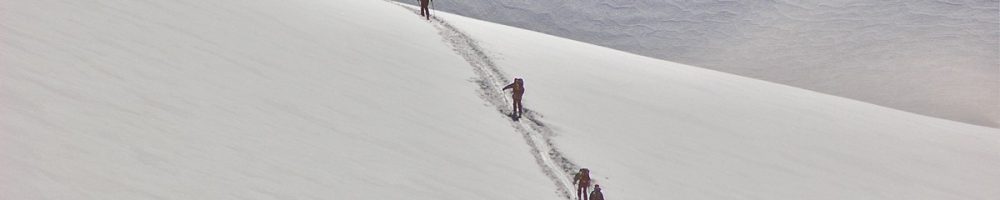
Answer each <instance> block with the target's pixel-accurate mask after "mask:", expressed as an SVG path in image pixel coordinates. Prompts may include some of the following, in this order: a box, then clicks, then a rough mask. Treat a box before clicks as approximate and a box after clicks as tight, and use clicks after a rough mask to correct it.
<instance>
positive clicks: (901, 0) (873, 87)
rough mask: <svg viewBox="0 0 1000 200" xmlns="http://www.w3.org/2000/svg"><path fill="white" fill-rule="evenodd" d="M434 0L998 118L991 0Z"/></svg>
mask: <svg viewBox="0 0 1000 200" xmlns="http://www.w3.org/2000/svg"><path fill="white" fill-rule="evenodd" d="M403 2H408V3H412V2H413V1H403ZM434 4H435V5H434V6H435V8H437V9H441V10H444V11H448V12H452V13H456V14H460V15H464V16H469V17H473V18H478V19H483V20H487V21H492V22H497V23H501V24H507V25H511V26H516V27H522V28H525V29H529V30H535V31H539V32H543V33H548V34H552V35H557V36H561V37H566V38H570V39H575V40H580V41H584V42H588V43H593V44H597V45H602V46H606V47H611V48H614V49H619V50H624V51H628V52H633V53H637V54H641V55H646V56H651V57H655V58H660V59H665V60H670V61H675V62H680V63H685V64H690V65H695V66H699V67H706V68H710V69H714V70H719V71H723V72H728V73H734V74H738V75H743V76H749V77H754V78H759V79H763V80H767V81H772V82H777V83H782V84H788V85H791V86H795V87H800V88H805V89H809V90H814V91H819V92H823V93H828V94H833V95H837V96H842V97H848V98H853V99H857V100H861V101H866V102H870V103H874V104H878V105H883V106H887V107H892V108H896V109H901V110H905V111H909V112H915V113H919V114H924V115H929V116H935V117H940V118H945V119H951V120H956V121H962V122H966V123H973V124H978V125H984V126H991V127H998V126H1000V14H998V13H1000V1H998V0H885V1H872V0H837V1H829V0H808V1H788V0H777V1H731V0H706V1H686V0H685V1H681V0H638V1H619V0H554V1H536V0H494V1H449V0H438V1H435V2H434Z"/></svg>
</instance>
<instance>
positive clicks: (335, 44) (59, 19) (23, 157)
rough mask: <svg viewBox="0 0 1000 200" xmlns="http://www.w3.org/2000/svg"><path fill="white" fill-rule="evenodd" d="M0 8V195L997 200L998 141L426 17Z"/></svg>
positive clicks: (29, 0) (252, 7)
mask: <svg viewBox="0 0 1000 200" xmlns="http://www.w3.org/2000/svg"><path fill="white" fill-rule="evenodd" d="M2 4H3V6H2V7H0V13H3V14H0V177H4V178H3V179H0V198H2V199H567V198H568V197H567V196H569V195H570V194H569V192H570V191H569V190H570V189H571V188H569V187H571V186H569V184H568V182H569V181H570V180H569V178H570V177H569V176H570V174H569V173H568V172H571V171H575V170H576V169H578V168H579V167H587V168H590V169H591V170H592V171H593V174H592V177H593V178H595V181H596V182H597V183H598V184H601V185H602V187H604V188H605V196H606V197H607V199H997V198H1000V191H998V190H996V188H1000V130H998V129H994V128H986V127H981V126H974V125H968V124H964V123H958V122H953V121H948V120H942V119H937V118H931V117H926V116H922V115H916V114H911V113H907V112H903V111H899V110H895V109H890V108H885V107H880V106H876V105H872V104H868V103H864V102H859V101H854V100H850V99H845V98H841V97H835V96H830V95H825V94H821V93H817V92H812V91H808V90H803V89H798V88H793V87H788V86H783V85H778V84H774V83H770V82H765V81H760V80H755V79H749V78H745V77H740V76H735V75H731V74H726V73H721V72H717V71H712V70H706V69H702V68H698V67H692V66H687V65H682V64H677V63H672V62H668V61H662V60H657V59H652V58H648V57H643V56H638V55H633V54H629V53H625V52H621V51H616V50H611V49H608V48H604V47H598V46H594V45H590V44H586V43H581V42H576V41H571V40H567V39H563V38H558V37H554V36H550V35H544V34H540V33H536V32H531V31H526V30H522V29H517V28H512V27H508V26H503V25H497V24H493V23H488V22H483V21H478V20H474V19H470V18H465V17H461V16H457V15H451V14H447V13H443V12H437V14H439V18H438V19H435V20H433V21H431V22H428V21H425V20H421V19H420V18H419V17H418V16H417V15H416V12H415V11H413V10H412V9H413V8H412V7H406V6H400V5H397V4H395V3H391V2H385V1H369V0H348V1H312V0H288V1H266V0H263V1H238V0H215V1H195V0H178V1H169V2H166V1H125V0H101V1H71V0H13V1H8V2H4V3H2ZM515 76H516V77H523V78H524V79H525V83H526V85H525V87H526V94H525V102H524V103H525V106H526V108H527V109H528V110H529V112H528V113H526V114H525V117H523V118H521V119H520V120H518V121H514V120H512V119H511V118H509V117H507V116H506V115H505V113H504V112H505V111H507V110H508V109H509V108H508V106H509V103H508V102H507V100H506V98H505V96H503V95H506V94H504V93H501V91H499V90H498V89H497V87H498V86H501V87H502V85H503V84H506V82H508V81H509V80H510V78H512V77H515Z"/></svg>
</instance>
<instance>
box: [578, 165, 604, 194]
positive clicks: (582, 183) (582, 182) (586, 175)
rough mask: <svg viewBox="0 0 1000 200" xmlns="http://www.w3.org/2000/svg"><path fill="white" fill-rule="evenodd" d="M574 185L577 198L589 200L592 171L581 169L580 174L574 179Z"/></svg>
mask: <svg viewBox="0 0 1000 200" xmlns="http://www.w3.org/2000/svg"><path fill="white" fill-rule="evenodd" d="M573 184H576V198H577V199H579V200H587V188H589V187H590V169H587V168H582V169H580V172H577V173H576V176H575V177H573ZM602 198H603V195H602Z"/></svg>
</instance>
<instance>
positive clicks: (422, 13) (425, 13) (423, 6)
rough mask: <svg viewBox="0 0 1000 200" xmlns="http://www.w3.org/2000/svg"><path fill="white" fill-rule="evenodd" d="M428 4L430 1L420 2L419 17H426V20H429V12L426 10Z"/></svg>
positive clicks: (422, 0) (421, 0)
mask: <svg viewBox="0 0 1000 200" xmlns="http://www.w3.org/2000/svg"><path fill="white" fill-rule="evenodd" d="M430 4H431V0H420V16H424V17H427V20H431V11H430V10H429V9H427V6H428V5H430Z"/></svg>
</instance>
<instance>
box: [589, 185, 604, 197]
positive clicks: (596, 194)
mask: <svg viewBox="0 0 1000 200" xmlns="http://www.w3.org/2000/svg"><path fill="white" fill-rule="evenodd" d="M590 200H604V193H601V185H597V184H594V191H593V192H590Z"/></svg>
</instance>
